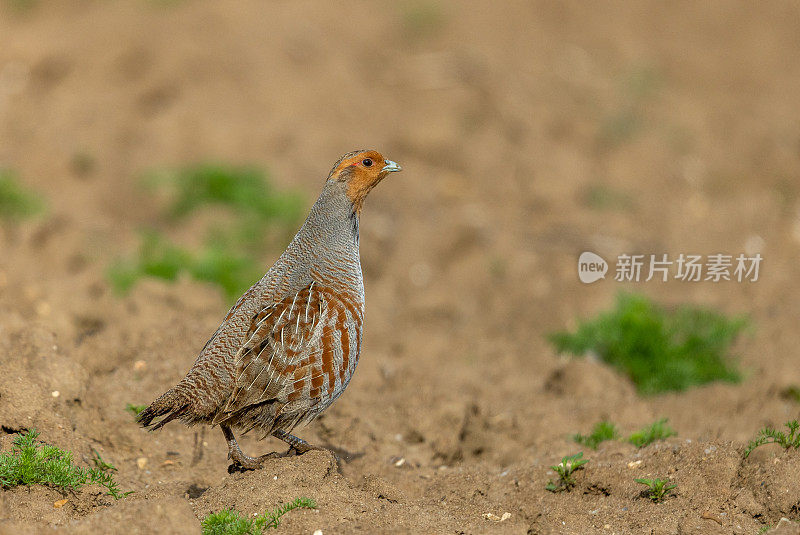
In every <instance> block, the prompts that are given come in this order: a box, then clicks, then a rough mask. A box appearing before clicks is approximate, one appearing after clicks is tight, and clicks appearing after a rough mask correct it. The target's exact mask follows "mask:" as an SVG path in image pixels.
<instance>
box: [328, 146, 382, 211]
mask: <svg viewBox="0 0 800 535" xmlns="http://www.w3.org/2000/svg"><path fill="white" fill-rule="evenodd" d="M368 163H371V165H367V164H368ZM384 165H385V160H384V158H383V156H381V153H379V152H378V151H374V150H366V151H361V152H357V153H355V154H353V155H351V156H349V157H347V158H344V159H343V160H342V161H341V162H339V165H338V166H337V167H336V168H335V169H334V171H333V173H332V174H331V176H335V177H339V176H341V177H342V178H344V179H345V180H347V196H348V197H349V198H350V202H352V203H353V206H354V207H355V208H356V211H357V212H360V211H361V206H362V205H363V203H364V199H365V198H366V196H367V194H368V193H369V192H370V191H371V190H372V188H374V187H375V185H376V184H377V183H378V182H380V181H381V179H383V177H385V176H386V172H385V171H381V170H382V169H383V166H384Z"/></svg>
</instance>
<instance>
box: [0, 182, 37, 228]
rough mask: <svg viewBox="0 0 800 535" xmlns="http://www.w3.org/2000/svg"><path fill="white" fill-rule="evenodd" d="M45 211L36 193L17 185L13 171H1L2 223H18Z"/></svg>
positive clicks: (0, 199)
mask: <svg viewBox="0 0 800 535" xmlns="http://www.w3.org/2000/svg"><path fill="white" fill-rule="evenodd" d="M43 209H44V203H43V202H42V200H41V199H40V198H39V197H38V196H37V195H36V194H34V193H32V192H30V191H28V190H27V189H25V188H23V187H22V186H20V185H19V184H18V183H17V179H16V176H14V174H13V173H12V172H11V171H8V170H3V169H0V221H2V222H7V223H9V222H10V223H17V222H19V221H22V220H23V219H27V218H29V217H32V216H34V215H36V214H38V213H40V212H42V210H43Z"/></svg>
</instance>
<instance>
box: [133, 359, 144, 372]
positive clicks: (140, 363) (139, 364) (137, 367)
mask: <svg viewBox="0 0 800 535" xmlns="http://www.w3.org/2000/svg"><path fill="white" fill-rule="evenodd" d="M146 367H147V363H146V362H145V361H143V360H137V361H136V362H134V363H133V369H134V371H137V372H140V371H142V370H143V369H145V368H146Z"/></svg>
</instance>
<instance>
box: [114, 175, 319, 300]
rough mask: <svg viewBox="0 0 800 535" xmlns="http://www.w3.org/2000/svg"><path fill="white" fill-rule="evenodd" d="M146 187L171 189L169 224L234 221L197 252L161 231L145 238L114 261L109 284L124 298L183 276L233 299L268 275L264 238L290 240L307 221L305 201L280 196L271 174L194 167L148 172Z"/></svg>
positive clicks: (217, 228) (219, 227)
mask: <svg viewBox="0 0 800 535" xmlns="http://www.w3.org/2000/svg"><path fill="white" fill-rule="evenodd" d="M147 182H148V183H149V184H151V185H152V186H153V187H154V188H156V189H159V190H162V191H163V190H166V192H167V197H168V202H167V204H168V206H167V208H166V213H165V216H166V219H167V221H168V222H169V223H170V224H172V225H179V224H181V223H182V222H183V221H184V220H185V218H186V216H188V215H190V214H192V213H194V212H197V211H201V210H205V209H208V208H209V207H210V206H220V207H223V208H226V209H227V211H228V212H229V213H228V214H227V215H228V216H230V217H227V218H225V219H224V221H221V222H217V223H214V224H213V226H212V227H211V228H210V229H208V231H207V233H206V239H205V241H204V242H203V244H202V245H201V246H200V247H199V248H198V249H196V250H190V249H188V248H186V247H183V246H181V245H177V244H175V243H173V242H171V241H170V240H169V239H168V238H167V237H166V236H165V235H164V233H162V232H158V231H155V230H148V231H145V232H144V233H143V234H142V238H141V243H140V247H139V252H138V254H137V255H136V256H134V257H132V258H128V259H124V260H119V261H117V262H116V263H115V264H113V265H112V266H111V267H110V268H109V270H108V278H109V280H110V282H111V284H112V286H113V287H114V289H115V290H116V291H117V292H118V293H120V294H124V293H127V292H128V291H129V290H130V289H131V288H132V287H133V286H134V285H135V284H136V282H137V281H138V280H139V279H141V278H143V277H152V278H158V279H162V280H166V281H175V280H177V278H178V277H179V276H180V275H181V274H183V273H185V274H188V275H189V276H191V277H192V278H194V279H195V280H199V281H204V282H208V283H210V284H214V285H217V286H219V287H220V288H221V289H222V290H223V291H224V292H225V295H226V296H228V297H229V298H230V299H235V298H236V297H238V296H239V295H241V294H242V292H244V291H245V290H246V289H247V288H249V287H250V286H251V285H252V284H253V283H254V282H256V281H257V280H258V279H259V278H260V277H261V275H263V273H264V266H263V262H261V261H259V258H258V257H259V256H260V255H261V253H262V251H263V250H264V247H265V242H266V241H267V238H268V237H275V236H274V233H271V229H276V228H277V229H279V230H281V231H283V233H284V234H283V235H285V234H287V233H288V231H290V230H294V228H295V227H296V225H297V223H298V221H299V219H300V216H301V215H302V214H301V210H302V205H303V202H302V199H301V197H300V196H299V195H297V194H295V193H292V192H288V193H286V192H278V191H275V190H274V188H273V187H272V186H271V185H270V183H269V181H268V180H267V177H266V175H265V174H264V173H263V172H262V171H260V170H258V169H255V168H250V167H234V166H226V165H218V164H207V165H196V166H192V167H187V168H185V169H179V170H176V171H164V172H160V173H151V175H150V176H149V180H148V181H147Z"/></svg>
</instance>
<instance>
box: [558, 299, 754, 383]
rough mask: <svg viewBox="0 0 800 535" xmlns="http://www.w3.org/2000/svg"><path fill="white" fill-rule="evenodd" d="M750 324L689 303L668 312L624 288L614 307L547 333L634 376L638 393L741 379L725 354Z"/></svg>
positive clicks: (561, 347)
mask: <svg viewBox="0 0 800 535" xmlns="http://www.w3.org/2000/svg"><path fill="white" fill-rule="evenodd" d="M746 325H747V320H746V319H745V318H743V317H737V318H732V319H729V318H727V317H725V316H723V315H722V314H719V313H717V312H714V311H711V310H705V309H702V308H697V307H694V306H688V305H687V306H681V307H678V308H677V309H676V310H674V311H667V310H665V309H663V308H662V307H660V306H658V305H656V304H655V303H652V302H651V301H650V300H649V299H648V298H646V297H644V296H641V295H633V294H625V293H622V294H620V295H619V296H618V297H617V301H616V305H615V308H614V309H613V310H611V311H608V312H604V313H601V314H600V315H598V316H597V317H596V318H595V319H593V320H588V321H582V322H580V323H579V325H578V328H577V329H576V331H575V332H572V333H571V332H556V333H553V334H550V335H549V337H548V338H549V340H550V342H551V343H552V344H553V346H554V347H555V349H556V350H557V351H558V352H559V353H571V354H573V355H576V356H583V355H586V354H589V353H592V354H596V355H597V356H598V357H599V358H600V360H602V361H603V362H606V363H608V364H610V365H611V366H613V367H614V368H616V369H617V370H619V371H621V372H622V373H624V374H626V375H627V376H628V377H630V379H631V380H632V381H633V383H634V384H635V385H636V387H637V389H638V391H639V393H641V394H657V393H659V392H667V391H681V390H685V389H687V388H689V387H691V386H696V385H702V384H705V383H709V382H711V381H717V380H722V381H729V382H737V381H739V380H740V374H739V372H738V370H737V369H736V367H735V366H734V364H733V363H731V362H729V361H728V359H726V358H725V355H726V353H727V351H728V349H729V347H730V345H731V344H732V343H733V341H734V339H735V338H736V337H737V336H738V335H739V333H740V332H741V331H742V330H743V329H744V328H745V326H746Z"/></svg>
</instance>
